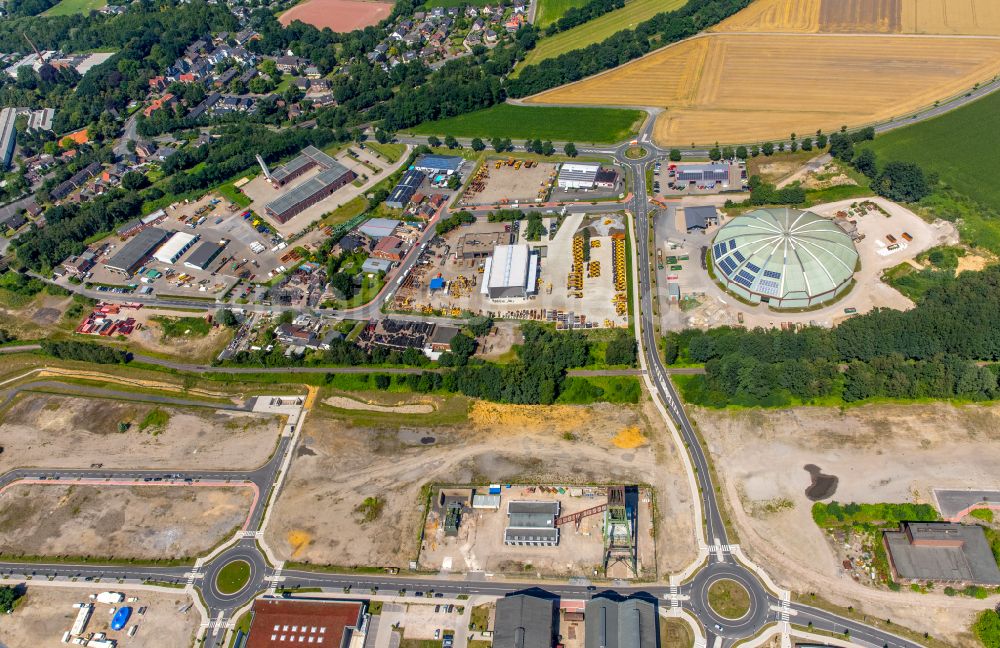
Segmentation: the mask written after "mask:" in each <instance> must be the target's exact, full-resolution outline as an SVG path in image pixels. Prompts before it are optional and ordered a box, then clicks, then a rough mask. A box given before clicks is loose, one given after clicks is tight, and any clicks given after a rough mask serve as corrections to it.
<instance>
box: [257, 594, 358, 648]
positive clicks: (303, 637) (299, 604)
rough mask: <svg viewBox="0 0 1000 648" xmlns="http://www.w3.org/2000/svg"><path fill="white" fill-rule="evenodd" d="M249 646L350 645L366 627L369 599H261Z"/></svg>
mask: <svg viewBox="0 0 1000 648" xmlns="http://www.w3.org/2000/svg"><path fill="white" fill-rule="evenodd" d="M252 612H253V620H252V621H251V622H250V634H249V636H248V638H247V642H246V646H245V648H282V647H285V646H302V647H305V646H311V647H313V648H317V647H318V648H347V647H348V646H349V645H350V644H351V637H352V636H353V635H355V634H356V633H362V632H363V631H364V629H365V617H366V614H365V603H364V602H362V601H326V600H322V599H295V600H289V599H257V600H256V601H254V604H253V608H252Z"/></svg>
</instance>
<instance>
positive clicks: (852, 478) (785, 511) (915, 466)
mask: <svg viewBox="0 0 1000 648" xmlns="http://www.w3.org/2000/svg"><path fill="white" fill-rule="evenodd" d="M692 413H693V415H694V418H695V420H696V421H697V423H698V425H699V428H700V429H701V431H702V434H703V436H704V437H705V439H706V441H707V443H708V445H709V448H710V450H711V454H712V457H713V459H714V461H715V462H716V466H717V469H718V472H719V473H720V474H721V476H722V479H723V481H724V485H725V491H726V498H727V500H728V501H729V502H730V503H731V504H735V506H734V508H735V509H736V510H735V517H736V519H737V521H738V527H739V529H738V530H739V535H740V543H741V544H742V545H743V547H744V549H746V550H747V551H748V553H749V554H750V556H751V557H752V558H754V559H755V560H756V561H758V562H759V563H761V564H764V565H767V566H768V569H769V572H770V573H771V574H772V576H774V577H775V579H776V580H777V581H778V582H779V583H780V584H781V585H784V586H786V587H789V588H791V589H792V590H794V591H798V592H809V591H816V592H822V593H823V596H825V597H827V598H829V599H832V600H834V601H835V602H837V603H840V604H842V605H845V606H847V605H854V606H855V607H858V608H859V609H863V610H864V611H865V612H866V613H868V614H874V615H877V616H881V617H884V618H892V619H893V620H894V621H900V622H902V623H904V624H906V625H907V626H909V627H912V628H914V629H917V630H921V631H928V632H931V633H932V634H933V635H934V636H937V637H942V636H945V637H959V636H960V635H961V633H963V632H965V631H967V630H968V627H969V623H970V621H971V615H972V614H973V613H974V612H975V611H977V610H981V609H983V608H984V607H986V605H984V602H982V601H976V600H973V599H969V598H965V597H947V596H944V595H943V594H914V593H910V592H902V593H893V592H890V591H888V590H874V589H870V588H866V587H863V586H861V585H858V584H856V583H855V582H853V581H852V580H850V579H849V578H847V577H846V576H845V575H844V574H843V572H842V570H841V569H840V567H839V564H838V562H837V560H836V559H835V557H834V554H833V551H832V549H831V547H830V546H829V544H828V543H827V541H826V539H825V538H824V535H823V533H822V532H821V531H820V529H819V528H818V527H817V526H816V525H815V524H814V523H813V521H812V517H811V515H810V507H811V505H812V502H810V501H809V500H808V499H807V498H806V496H805V489H806V488H807V487H808V486H809V485H810V475H809V473H808V472H807V470H806V468H805V466H806V465H807V464H815V465H816V466H818V467H819V468H820V469H821V470H822V471H823V473H825V474H828V475H835V476H837V477H838V478H839V483H838V486H837V491H836V493H835V494H834V495H833V496H832V499H835V500H837V501H841V502H851V501H857V502H905V501H910V502H928V503H933V500H932V499H931V494H930V489H931V488H933V487H950V488H965V487H978V488H996V487H1000V477H998V475H997V471H996V466H997V465H998V463H1000V439H998V438H997V436H996V433H995V430H996V427H997V425H998V424H1000V406H987V407H978V406H968V407H961V408H956V407H953V406H950V405H947V404H935V405H929V406H924V405H910V406H905V405H872V406H865V407H859V408H851V409H847V410H845V411H844V412H843V413H842V412H841V411H840V410H837V409H833V408H798V409H790V410H747V411H740V412H732V413H728V412H719V411H710V410H704V409H700V408H693V411H692ZM785 500H787V502H788V503H790V505H791V508H788V504H783V505H781V506H777V507H775V506H774V505H775V504H778V503H782V502H784V501H785ZM768 505H771V509H772V510H773V509H774V508H778V509H779V510H778V511H777V512H767V510H766V509H767V506H768ZM775 538H780V539H781V541H780V542H775ZM994 599H995V600H994V601H993V603H994V604H995V603H996V602H997V601H996V599H997V597H994ZM959 643H960V642H959V641H956V645H959Z"/></svg>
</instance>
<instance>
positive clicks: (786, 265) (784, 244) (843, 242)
mask: <svg viewBox="0 0 1000 648" xmlns="http://www.w3.org/2000/svg"><path fill="white" fill-rule="evenodd" d="M711 252H712V265H713V267H714V268H715V272H716V276H717V278H718V280H719V281H721V282H722V284H723V285H724V286H725V287H726V288H727V289H728V290H730V291H732V292H733V293H734V294H736V295H738V296H739V297H742V298H743V299H746V300H749V301H751V302H754V303H761V302H763V303H766V304H769V305H771V306H773V307H775V308H805V307H809V306H815V305H817V304H822V303H824V302H827V301H830V300H833V299H835V298H836V297H837V296H838V295H840V294H841V293H843V292H844V291H845V290H847V289H848V288H849V287H850V285H851V281H852V279H853V278H854V271H855V269H856V268H857V265H858V251H857V249H855V247H854V243H853V241H851V237H850V236H848V235H847V234H846V233H845V232H844V230H842V229H841V228H840V227H838V226H837V224H836V223H834V222H833V221H831V220H829V219H827V218H823V217H822V216H819V215H817V214H814V213H812V212H809V211H801V210H798V209H790V208H785V207H774V208H768V209H757V210H755V211H752V212H749V213H747V214H743V215H741V216H737V217H736V218H734V219H732V220H731V221H729V222H728V223H726V224H725V225H724V226H723V227H722V228H720V229H719V231H718V233H716V235H715V240H714V242H713V245H712V250H711Z"/></svg>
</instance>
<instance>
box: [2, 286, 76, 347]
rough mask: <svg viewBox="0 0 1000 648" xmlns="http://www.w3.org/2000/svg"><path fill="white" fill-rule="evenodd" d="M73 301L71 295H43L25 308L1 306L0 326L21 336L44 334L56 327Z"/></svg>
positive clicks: (28, 336) (30, 336)
mask: <svg viewBox="0 0 1000 648" xmlns="http://www.w3.org/2000/svg"><path fill="white" fill-rule="evenodd" d="M72 302H73V299H72V298H71V297H54V296H51V295H41V296H37V297H36V298H35V299H33V300H31V301H30V302H29V303H28V305H27V306H25V307H23V308H19V309H10V308H4V307H2V306H0V328H3V329H6V330H7V331H8V332H9V333H13V334H15V335H17V336H18V337H21V338H32V337H37V336H39V335H44V334H45V333H48V332H50V331H52V329H54V328H55V326H56V324H58V323H59V320H61V319H62V316H63V313H65V312H66V309H67V308H68V307H69V305H70V304H71V303H72Z"/></svg>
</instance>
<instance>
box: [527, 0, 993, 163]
mask: <svg viewBox="0 0 1000 648" xmlns="http://www.w3.org/2000/svg"><path fill="white" fill-rule="evenodd" d="M752 7H753V5H752V6H751V8H752ZM997 73H1000V41H997V40H995V39H992V38H977V37H954V38H950V37H926V36H905V37H904V36H878V35H857V34H852V35H827V34H752V37H751V35H747V34H738V33H719V34H708V35H705V36H701V37H697V38H693V39H690V40H686V41H683V42H681V43H678V44H676V45H672V46H669V47H666V48H663V49H661V50H658V51H656V52H653V53H652V54H649V55H647V56H645V57H643V58H641V59H638V60H635V61H632V62H631V63H628V64H626V65H624V66H621V67H618V68H615V69H613V70H610V71H608V72H605V73H603V74H599V75H596V76H593V77H590V78H588V79H585V80H582V81H578V82H576V83H573V84H569V85H565V86H561V87H559V88H556V89H554V90H549V91H547V92H544V93H541V94H539V95H536V96H535V97H533V98H531V99H530V100H529V101H530V103H537V104H589V105H626V104H627V105H649V106H663V107H666V108H667V110H665V111H664V112H662V113H661V114H660V115H659V116H658V118H657V121H656V125H655V130H654V138H655V139H656V141H657V142H660V143H664V144H669V143H671V142H673V143H676V142H678V141H683V142H695V143H697V144H702V145H704V144H710V143H712V142H716V141H718V142H723V143H746V142H754V141H762V140H766V139H768V138H787V137H788V135H789V133H792V132H797V133H813V132H815V131H816V129H818V128H822V129H823V130H824V131H826V132H831V131H834V130H837V129H839V128H840V126H841V125H843V124H846V125H848V126H860V125H865V124H869V123H871V122H876V121H881V120H885V119H890V118H894V117H901V116H905V115H906V114H907V113H909V112H912V111H914V110H916V109H918V108H923V107H927V106H930V105H931V104H933V103H934V102H935V101H936V100H941V99H946V98H949V97H951V96H953V95H956V94H958V93H960V92H963V91H965V90H967V89H969V88H971V87H972V86H973V85H974V84H976V83H983V82H985V81H988V80H990V79H992V78H993V77H994V76H995V75H996V74H997ZM622 88H629V92H628V93H623V92H622Z"/></svg>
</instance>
